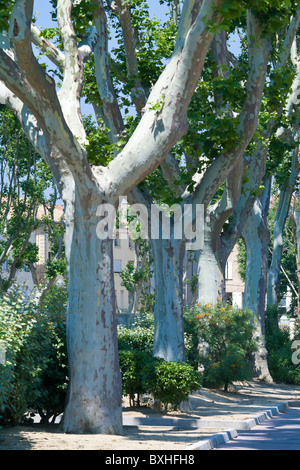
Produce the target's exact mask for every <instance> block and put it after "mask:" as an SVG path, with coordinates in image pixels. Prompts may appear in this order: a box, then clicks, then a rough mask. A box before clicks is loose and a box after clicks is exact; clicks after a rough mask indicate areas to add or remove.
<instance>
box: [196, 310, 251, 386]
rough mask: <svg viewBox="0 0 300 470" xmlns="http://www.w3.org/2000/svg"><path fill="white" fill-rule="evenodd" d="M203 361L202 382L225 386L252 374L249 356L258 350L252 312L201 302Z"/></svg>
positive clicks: (201, 360)
mask: <svg viewBox="0 0 300 470" xmlns="http://www.w3.org/2000/svg"><path fill="white" fill-rule="evenodd" d="M195 319H196V320H197V321H198V330H199V345H200V364H202V365H203V367H204V373H203V385H204V386H209V387H220V386H224V388H225V390H227V388H228V385H229V383H231V382H233V381H237V380H249V379H251V377H252V366H251V362H250V355H251V353H253V352H254V351H255V350H256V342H255V340H254V329H255V325H254V322H253V313H252V312H251V311H248V310H241V309H238V308H234V307H232V306H231V305H223V304H222V303H221V302H220V301H218V302H217V304H216V305H202V304H198V306H197V313H196V314H195Z"/></svg>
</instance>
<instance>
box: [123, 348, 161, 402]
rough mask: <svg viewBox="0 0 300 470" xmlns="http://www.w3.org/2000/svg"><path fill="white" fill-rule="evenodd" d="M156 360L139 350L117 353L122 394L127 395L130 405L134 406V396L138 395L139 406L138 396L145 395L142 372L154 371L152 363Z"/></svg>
mask: <svg viewBox="0 0 300 470" xmlns="http://www.w3.org/2000/svg"><path fill="white" fill-rule="evenodd" d="M155 360H156V358H154V357H153V356H152V354H151V353H149V352H146V351H139V350H121V351H120V352H119V362H120V369H121V374H122V393H123V395H129V398H130V401H131V403H132V405H133V406H134V405H135V400H134V396H135V394H137V395H138V400H137V403H138V404H139V395H140V394H142V393H146V392H147V391H148V390H147V387H146V386H145V380H144V371H145V368H146V367H147V370H150V368H151V370H152V375H153V371H154V363H155Z"/></svg>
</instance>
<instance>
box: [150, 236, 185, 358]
mask: <svg viewBox="0 0 300 470" xmlns="http://www.w3.org/2000/svg"><path fill="white" fill-rule="evenodd" d="M151 243H152V247H153V252H154V273H155V274H154V275H155V307H154V345H153V347H154V356H156V357H162V358H163V359H165V360H166V361H178V362H184V361H185V349H184V329H183V259H184V252H185V244H184V242H183V241H182V240H174V239H168V240H164V239H157V240H155V239H154V240H151Z"/></svg>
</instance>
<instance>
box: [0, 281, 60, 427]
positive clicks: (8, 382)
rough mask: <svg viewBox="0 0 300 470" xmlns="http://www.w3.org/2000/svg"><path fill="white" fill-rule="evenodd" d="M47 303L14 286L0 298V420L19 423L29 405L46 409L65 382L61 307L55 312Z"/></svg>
mask: <svg viewBox="0 0 300 470" xmlns="http://www.w3.org/2000/svg"><path fill="white" fill-rule="evenodd" d="M47 305H48V306H46V304H45V308H44V309H40V308H38V306H37V305H36V304H35V303H34V302H33V301H30V300H28V299H26V298H25V297H24V295H23V294H22V292H21V291H20V290H19V289H17V288H15V289H10V290H9V292H8V293H7V294H6V295H3V296H2V297H1V299H0V340H2V341H3V342H4V344H5V349H6V362H5V363H4V364H0V413H1V421H2V422H5V423H11V424H17V423H19V422H20V421H21V419H22V417H23V414H24V413H25V412H26V411H27V410H28V408H29V407H32V408H34V409H38V408H43V409H44V410H45V409H46V411H47V413H48V411H50V409H54V408H56V406H53V404H55V405H56V402H57V401H59V400H60V399H58V396H61V392H62V388H64V384H65V382H66V380H65V377H66V374H65V373H64V376H63V377H62V376H61V370H60V367H61V362H62V361H61V357H62V354H63V353H62V349H63V346H62V342H64V339H63V335H62V332H63V331H64V330H65V321H64V317H63V313H62V311H60V315H56V314H54V310H52V311H51V308H50V307H49V304H47ZM64 344H65V342H64ZM50 416H51V413H50V414H49V413H48V417H50Z"/></svg>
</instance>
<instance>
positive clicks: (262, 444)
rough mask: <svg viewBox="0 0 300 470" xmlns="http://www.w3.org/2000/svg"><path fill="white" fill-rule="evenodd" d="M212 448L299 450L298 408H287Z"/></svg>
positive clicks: (299, 418)
mask: <svg viewBox="0 0 300 470" xmlns="http://www.w3.org/2000/svg"><path fill="white" fill-rule="evenodd" d="M213 450H300V408H289V409H288V410H287V411H286V412H285V413H280V414H279V415H277V416H274V417H273V418H271V419H269V420H267V421H264V422H263V423H261V424H258V425H256V426H255V427H254V428H252V429H250V430H249V431H238V437H237V438H235V439H233V440H230V441H228V442H227V443H225V444H222V445H220V446H219V447H216V448H215V449H213Z"/></svg>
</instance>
